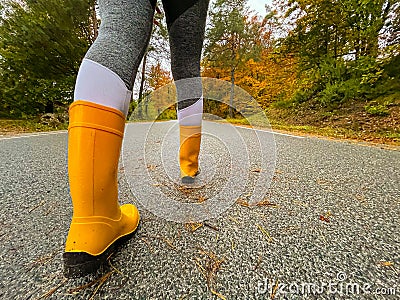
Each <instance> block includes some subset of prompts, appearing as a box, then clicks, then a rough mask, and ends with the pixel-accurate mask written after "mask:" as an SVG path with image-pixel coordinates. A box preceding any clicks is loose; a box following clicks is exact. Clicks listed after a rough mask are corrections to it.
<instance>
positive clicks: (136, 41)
mask: <svg viewBox="0 0 400 300" xmlns="http://www.w3.org/2000/svg"><path fill="white" fill-rule="evenodd" d="M155 2H156V1H155V0H125V1H119V0H99V9H100V16H101V25H100V29H99V35H98V37H97V39H96V41H95V42H94V43H93V45H92V46H91V47H90V49H89V50H88V52H87V53H86V56H85V58H88V59H91V60H93V61H95V62H98V63H100V64H101V65H103V66H105V67H107V68H109V69H110V70H112V71H113V72H115V73H116V74H117V75H118V76H119V77H121V79H122V80H123V81H124V82H125V84H126V86H127V88H128V89H130V90H131V89H132V88H133V83H134V81H135V77H136V73H137V69H138V67H139V64H140V62H141V60H142V57H143V55H144V52H145V51H146V48H147V45H148V42H149V39H150V34H151V30H152V25H153V17H154V10H155ZM208 4H209V0H163V7H164V10H165V14H166V19H167V26H168V33H169V42H170V49H171V69H172V75H173V77H174V80H175V81H178V80H180V79H184V78H198V77H200V59H201V50H202V47H203V41H204V29H205V23H206V17H207V9H208ZM190 85H191V86H190V91H191V95H193V96H194V98H191V99H186V98H187V97H186V96H185V94H186V92H187V91H186V92H185V90H187V87H184V86H180V85H179V84H178V85H177V91H178V99H183V101H179V102H178V109H183V108H186V107H188V106H190V105H192V104H193V103H195V102H196V101H197V100H198V99H199V98H200V96H201V94H202V87H201V81H200V80H198V81H197V80H194V81H190Z"/></svg>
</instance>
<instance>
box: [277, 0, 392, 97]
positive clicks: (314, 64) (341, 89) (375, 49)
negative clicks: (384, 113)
mask: <svg viewBox="0 0 400 300" xmlns="http://www.w3.org/2000/svg"><path fill="white" fill-rule="evenodd" d="M394 2H395V1H390V0H374V1H369V0H344V1H328V0H317V1H314V0H301V1H298V0H283V1H276V3H277V4H278V6H279V7H280V9H281V11H283V17H284V19H285V21H284V23H289V24H291V30H290V31H289V32H288V33H287V36H285V37H284V38H282V39H281V49H283V50H284V51H285V53H293V54H294V55H295V56H296V57H298V58H299V64H300V68H299V71H300V74H299V75H300V77H302V78H303V82H304V85H303V87H304V88H305V92H304V91H300V93H299V94H298V96H301V97H297V99H298V100H300V101H304V100H307V99H310V98H312V97H316V96H318V97H319V98H320V99H321V100H322V102H324V103H330V102H332V101H333V102H340V101H345V100H346V99H350V98H363V97H367V95H368V94H370V93H371V87H373V85H374V84H377V83H378V81H379V78H380V77H382V67H381V66H380V65H381V60H380V58H379V54H380V52H381V50H382V49H381V48H382V46H381V44H382V31H383V30H384V28H385V26H386V25H385V24H386V23H387V20H388V19H389V17H390V12H391V11H392V8H393V5H394ZM366 78H373V81H370V80H365V79H366ZM367 82H368V84H365V83H367Z"/></svg>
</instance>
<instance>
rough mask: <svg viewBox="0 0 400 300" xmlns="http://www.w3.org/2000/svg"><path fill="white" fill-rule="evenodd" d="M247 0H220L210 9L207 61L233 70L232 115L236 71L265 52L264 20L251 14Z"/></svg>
mask: <svg viewBox="0 0 400 300" xmlns="http://www.w3.org/2000/svg"><path fill="white" fill-rule="evenodd" d="M246 4H247V0H217V1H216V2H215V3H214V5H213V6H212V9H211V11H210V23H211V24H210V26H209V27H208V29H207V31H206V45H205V50H204V64H205V66H206V67H209V68H219V69H221V70H223V71H229V74H230V81H231V94H230V108H229V116H230V117H232V106H233V99H234V85H235V72H236V71H237V70H238V69H240V68H241V67H243V66H244V65H245V63H246V62H247V61H248V60H249V59H251V58H252V59H257V58H258V57H259V55H260V52H261V48H262V47H261V46H262V43H261V39H260V37H261V31H262V29H263V27H262V23H259V22H256V17H254V18H250V17H249V8H248V7H247V5H246Z"/></svg>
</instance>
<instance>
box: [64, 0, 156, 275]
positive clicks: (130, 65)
mask: <svg viewBox="0 0 400 300" xmlns="http://www.w3.org/2000/svg"><path fill="white" fill-rule="evenodd" d="M154 6H155V1H152V0H130V1H117V0H100V1H99V9H100V16H101V26H100V29H99V36H98V38H97V39H96V41H95V42H94V44H93V45H92V46H91V48H90V49H89V51H88V52H87V54H86V56H85V58H84V60H83V62H82V65H81V67H80V70H79V73H78V78H77V82H76V86H75V94H74V100H75V101H74V103H73V104H72V105H71V107H70V124H69V129H68V176H69V183H70V193H71V198H72V204H73V217H72V221H71V226H70V230H69V233H68V237H67V240H66V245H65V252H64V273H65V276H67V277H77V276H84V275H86V274H87V273H90V272H93V271H95V270H97V268H98V267H99V266H100V265H101V264H102V263H103V262H105V260H106V258H107V256H108V255H109V253H110V252H111V251H112V250H113V248H114V246H115V243H116V242H117V241H121V239H122V238H124V237H128V236H129V235H130V234H131V233H133V232H134V231H135V230H136V228H137V226H138V223H139V213H138V211H137V208H136V207H135V206H134V205H132V204H126V205H123V206H119V203H118V185H117V174H118V161H119V156H120V150H121V144H122V138H123V134H124V127H125V119H126V114H127V112H128V107H129V101H130V99H131V90H132V86H133V82H134V79H135V75H136V71H137V68H138V66H139V64H140V61H141V59H142V56H143V53H144V51H145V49H146V47H147V44H148V40H149V37H150V33H151V28H152V23H153V14H154Z"/></svg>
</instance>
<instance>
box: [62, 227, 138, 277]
mask: <svg viewBox="0 0 400 300" xmlns="http://www.w3.org/2000/svg"><path fill="white" fill-rule="evenodd" d="M136 230H137V229H136ZM136 230H135V231H134V232H132V233H129V234H128V235H125V236H122V237H120V238H119V239H118V240H116V241H115V242H114V243H112V244H111V245H110V246H109V247H108V248H107V249H106V250H105V251H104V252H103V253H102V254H100V255H96V256H95V255H91V254H88V253H86V252H64V254H63V260H64V276H65V277H66V278H78V277H84V276H86V275H89V274H92V273H95V272H96V271H97V270H98V269H99V268H100V267H101V266H103V265H104V264H105V263H106V262H107V259H108V258H109V257H110V255H111V254H112V253H113V252H115V250H116V248H117V247H118V246H120V245H122V244H123V243H125V242H127V241H128V240H130V239H131V238H132V237H133V235H134V234H135V233H136Z"/></svg>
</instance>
